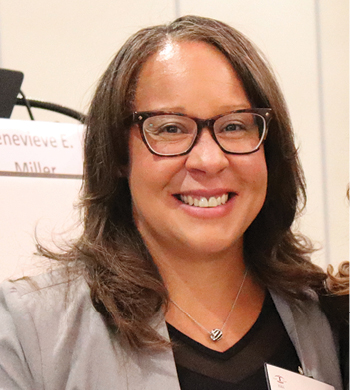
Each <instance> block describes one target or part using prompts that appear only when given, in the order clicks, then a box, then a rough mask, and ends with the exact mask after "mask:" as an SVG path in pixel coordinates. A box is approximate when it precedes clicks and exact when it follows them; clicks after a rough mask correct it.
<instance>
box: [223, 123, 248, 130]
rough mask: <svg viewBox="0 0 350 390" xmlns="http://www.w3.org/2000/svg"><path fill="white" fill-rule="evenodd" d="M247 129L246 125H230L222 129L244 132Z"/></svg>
mask: <svg viewBox="0 0 350 390" xmlns="http://www.w3.org/2000/svg"><path fill="white" fill-rule="evenodd" d="M245 129H246V125H245V124H244V123H228V124H225V126H223V127H222V129H221V131H227V132H232V131H240V130H241V131H243V130H245Z"/></svg>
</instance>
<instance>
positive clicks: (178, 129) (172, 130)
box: [157, 124, 188, 134]
mask: <svg viewBox="0 0 350 390" xmlns="http://www.w3.org/2000/svg"><path fill="white" fill-rule="evenodd" d="M157 130H158V131H157V133H158V134H160V133H167V134H184V133H188V131H187V130H186V128H185V127H183V126H178V125H176V124H165V125H162V126H160V127H159V128H158V129H157Z"/></svg>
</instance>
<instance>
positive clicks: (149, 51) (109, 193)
mask: <svg viewBox="0 0 350 390" xmlns="http://www.w3.org/2000/svg"><path fill="white" fill-rule="evenodd" d="M169 40H173V41H201V42H206V43H208V44H209V45H212V46H214V47H215V48H216V49H218V50H219V51H220V52H221V53H223V54H224V55H225V57H226V58H227V59H228V61H229V62H230V63H231V65H232V68H233V69H234V70H235V71H236V73H237V75H238V76H239V77H240V79H241V81H242V83H243V85H244V88H245V90H246V93H247V96H248V98H249V99H250V102H251V104H252V106H253V107H271V108H272V109H273V112H274V118H273V120H272V122H271V124H270V127H269V133H268V136H267V139H266V141H265V144H264V148H265V155H266V163H267V168H268V189H267V196H266V201H265V203H264V205H263V207H262V210H261V211H260V213H259V215H258V216H257V217H256V219H255V220H254V221H253V223H252V224H251V226H250V227H249V228H248V230H247V231H246V233H245V237H244V256H245V262H246V265H247V267H248V268H249V270H250V272H251V273H252V274H253V275H254V277H255V278H256V280H257V281H258V282H259V283H260V284H261V285H262V286H266V287H267V288H269V289H271V290H273V291H275V292H277V293H279V294H281V295H283V296H284V297H286V298H288V299H290V300H291V301H295V300H298V299H306V297H307V294H306V290H307V289H309V288H313V289H318V288H319V287H320V286H321V285H322V283H323V281H324V279H325V278H326V275H325V273H324V272H323V271H322V270H321V269H320V268H318V267H316V266H315V265H313V264H312V263H311V262H310V260H309V254H310V252H311V245H310V244H309V243H308V241H307V240H306V239H305V238H304V237H302V236H297V235H295V234H294V233H293V231H292V229H291V225H292V223H293V221H294V219H295V217H296V215H297V214H298V212H299V211H300V210H301V209H302V208H303V206H304V204H305V199H306V196H305V184H304V176H303V172H302V169H301V167H300V164H299V160H298V155H297V150H296V148H295V145H294V141H293V131H292V127H291V123H290V118H289V114H288V111H287V108H286V104H285V101H284V98H283V96H282V93H281V91H280V88H279V86H278V84H277V82H276V79H275V77H274V75H273V72H272V71H271V69H270V67H269V65H268V63H267V61H266V60H265V58H264V56H263V55H262V54H261V53H260V52H259V50H258V49H257V48H256V47H255V46H254V45H253V44H252V43H251V42H250V41H249V40H248V39H247V38H246V37H245V36H244V35H242V34H241V33H240V32H238V31H237V30H235V29H233V28H231V27H230V26H228V25H226V24H224V23H222V22H219V21H216V20H212V19H208V18H203V17H198V16H184V17H181V18H179V19H177V20H175V21H174V22H172V23H170V24H167V25H160V26H155V27H150V28H146V29H143V30H141V31H139V32H137V33H136V34H135V35H133V36H132V37H131V38H130V39H129V40H128V41H127V42H126V43H125V44H124V45H123V47H122V48H121V49H120V50H119V52H118V53H117V54H116V56H115V58H114V59H113V60H112V62H111V64H110V65H109V67H108V69H107V70H106V72H105V73H104V75H103V76H102V78H101V80H100V82H99V84H98V87H97V90H96V93H95V96H94V98H93V100H92V103H91V107H90V110H89V113H88V116H87V121H86V127H87V128H86V134H85V162H84V177H83V187H82V201H81V208H82V210H83V215H84V231H83V234H82V236H81V237H80V239H79V240H78V241H77V242H75V243H74V245H73V246H72V248H71V249H70V250H68V251H66V252H65V253H62V254H60V255H56V256H54V255H53V254H52V253H51V254H50V253H48V252H46V253H45V251H44V250H42V253H43V254H46V255H47V256H49V257H55V258H57V259H60V260H65V261H68V262H69V263H70V264H74V265H75V266H77V267H82V268H83V270H84V274H85V278H86V280H87V282H88V284H89V286H90V288H91V299H92V302H93V304H94V306H95V307H96V309H97V310H98V311H99V312H101V313H102V314H103V315H104V317H105V319H106V321H107V322H109V323H110V324H111V325H112V326H113V327H114V328H115V329H116V330H117V332H118V333H119V334H120V335H121V336H122V337H123V338H125V339H126V340H127V341H128V343H129V344H130V345H131V346H132V347H133V348H136V349H140V348H144V347H154V346H160V345H162V344H163V340H162V339H161V338H160V336H159V335H158V333H157V332H156V331H155V330H154V328H153V327H152V325H151V323H152V322H153V321H152V319H155V318H157V314H158V313H160V311H161V308H162V307H166V305H167V303H168V295H167V291H166V289H165V286H164V284H163V282H162V279H161V277H160V275H159V273H158V271H157V268H156V266H155V265H154V263H153V261H152V258H151V256H150V254H149V252H148V250H147V248H146V246H145V245H144V243H143V241H142V239H141V237H140V234H139V232H138V231H137V229H136V227H135V225H134V222H133V218H132V209H131V195H130V190H129V185H128V179H127V177H126V173H125V172H126V168H127V166H128V138H129V128H128V127H127V126H126V125H125V118H126V117H128V116H129V115H130V114H131V113H132V111H133V101H134V95H135V89H136V86H137V79H138V75H139V73H140V69H141V68H142V65H143V64H144V63H145V62H146V61H147V59H148V58H149V57H150V56H151V55H153V54H155V53H156V52H158V51H159V50H160V49H162V47H163V46H164V45H165V44H166V42H168V41H169Z"/></svg>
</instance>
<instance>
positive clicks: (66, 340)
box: [0, 271, 342, 390]
mask: <svg viewBox="0 0 350 390" xmlns="http://www.w3.org/2000/svg"><path fill="white" fill-rule="evenodd" d="M68 287H69V288H68ZM272 297H273V299H274V302H275V304H276V307H277V310H278V312H279V314H280V316H281V318H282V320H283V322H284V324H285V327H286V329H287V331H288V333H289V336H290V338H291V340H292V342H293V343H294V346H295V348H296V351H297V353H298V355H299V358H300V361H301V363H302V367H303V370H304V373H305V374H306V375H309V376H312V377H314V378H316V379H318V380H321V381H324V382H326V383H329V384H331V385H333V386H334V387H335V389H336V390H341V389H342V385H341V375H340V369H339V364H338V359H337V351H336V347H335V343H334V340H333V336H332V332H331V330H330V327H329V324H328V322H327V320H326V318H325V316H324V315H323V313H321V311H320V310H319V308H318V305H317V303H315V302H314V301H312V300H310V301H309V302H307V303H304V304H303V305H300V306H297V307H295V306H293V307H291V306H289V305H288V304H287V303H286V302H285V301H284V300H283V299H282V298H280V297H279V296H276V295H275V294H272ZM154 326H155V327H157V329H158V331H159V332H160V333H161V334H162V335H164V336H165V337H169V336H168V333H167V328H166V324H165V321H164V319H163V318H160V319H159V321H158V322H157V323H155V324H154ZM0 389H6V390H15V389H16V390H19V389H21V390H44V389H45V390H63V389H69V390H73V389H74V390H90V389H91V390H92V389H94V390H112V389H113V390H127V389H128V390H165V389H166V390H180V386H179V382H178V379H177V374H176V367H175V362H174V358H173V354H172V351H171V349H170V348H169V349H168V350H166V351H164V352H157V353H155V352H152V353H151V352H143V353H135V352H133V351H131V350H130V349H129V348H128V346H125V345H121V343H120V342H119V341H118V337H117V336H116V335H115V334H113V333H112V332H111V330H110V329H109V328H108V327H107V326H106V324H105V322H104V320H103V317H102V316H101V315H100V314H99V313H98V312H97V311H96V310H95V308H94V307H93V305H92V303H91V299H90V291H89V287H88V286H87V284H86V282H85V281H84V279H83V278H82V277H77V278H76V279H75V280H73V281H70V282H69V283H67V281H66V278H64V276H62V274H61V273H60V272H59V271H54V272H52V273H47V274H43V275H40V276H37V277H34V278H31V279H30V280H28V279H27V280H26V279H20V280H17V281H15V282H10V281H6V282H4V283H2V285H1V287H0Z"/></svg>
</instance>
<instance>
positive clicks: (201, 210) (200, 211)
mask: <svg viewBox="0 0 350 390" xmlns="http://www.w3.org/2000/svg"><path fill="white" fill-rule="evenodd" d="M236 197H237V195H233V196H231V197H230V199H229V200H228V201H227V202H226V203H225V204H222V205H220V206H216V207H196V206H190V205H189V204H186V203H183V202H182V201H181V200H179V199H177V198H175V199H176V200H177V202H178V203H179V207H180V209H181V210H183V211H184V212H186V213H187V214H189V215H191V216H193V217H197V218H219V217H223V216H225V215H226V214H227V213H229V212H230V211H231V209H232V207H233V204H234V200H235V199H236Z"/></svg>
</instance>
